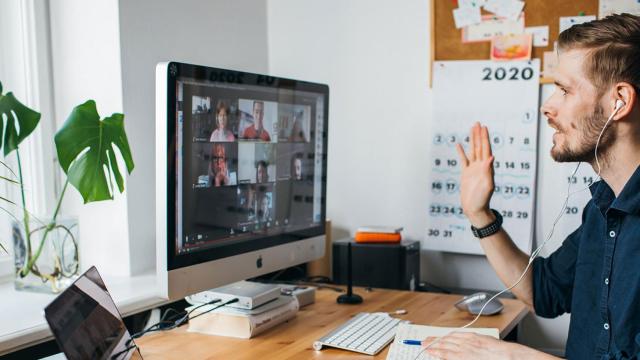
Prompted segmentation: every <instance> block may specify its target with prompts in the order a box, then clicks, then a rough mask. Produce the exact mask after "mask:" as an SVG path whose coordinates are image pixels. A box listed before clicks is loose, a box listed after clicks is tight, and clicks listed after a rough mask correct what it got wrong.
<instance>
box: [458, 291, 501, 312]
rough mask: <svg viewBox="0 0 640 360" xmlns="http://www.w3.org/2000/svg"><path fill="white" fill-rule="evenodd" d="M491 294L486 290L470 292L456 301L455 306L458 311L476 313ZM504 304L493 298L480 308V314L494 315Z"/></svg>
mask: <svg viewBox="0 0 640 360" xmlns="http://www.w3.org/2000/svg"><path fill="white" fill-rule="evenodd" d="M491 296H492V295H491V294H488V293H486V292H478V293H475V294H471V295H469V296H465V297H464V298H462V300H460V301H458V302H457V303H456V304H455V305H456V308H458V310H460V311H467V312H469V313H471V314H473V315H478V314H479V313H480V310H481V309H482V307H483V306H484V304H485V303H486V302H487V301H488V300H489V299H491ZM503 308H504V305H502V303H501V302H500V300H498V299H493V300H491V302H490V303H489V304H488V305H487V306H486V307H485V308H484V310H482V315H495V314H498V313H499V312H500V311H502V309H503Z"/></svg>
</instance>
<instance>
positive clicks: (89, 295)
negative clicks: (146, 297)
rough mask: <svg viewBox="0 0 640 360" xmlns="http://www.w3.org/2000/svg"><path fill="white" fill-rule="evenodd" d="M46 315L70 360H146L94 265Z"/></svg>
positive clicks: (58, 299) (54, 302)
mask: <svg viewBox="0 0 640 360" xmlns="http://www.w3.org/2000/svg"><path fill="white" fill-rule="evenodd" d="M44 315H45V318H46V319H47V323H49V328H51V332H52V333H53V336H54V337H55V339H56V342H57V343H58V346H59V347H60V350H61V351H62V352H63V353H64V355H65V356H66V358H67V359H68V360H76V359H77V360H80V359H82V360H84V359H105V360H106V359H109V360H129V359H133V360H137V359H142V355H140V351H139V350H138V347H137V346H136V344H135V343H134V341H133V338H131V335H130V334H129V331H128V330H127V328H126V326H125V325H124V322H123V321H122V316H121V315H120V313H119V312H118V309H117V308H116V304H115V303H114V302H113V299H112V298H111V295H109V292H108V291H107V287H106V286H105V284H104V281H102V278H101V277H100V274H99V273H98V270H97V269H96V268H95V267H94V266H92V267H91V268H90V269H89V270H87V271H86V272H85V273H84V274H82V275H81V276H80V277H79V278H78V279H77V280H76V281H75V282H74V283H73V284H71V286H69V287H68V288H67V289H66V290H64V291H63V292H62V293H61V294H60V295H58V297H57V298H56V299H55V300H53V301H52V302H51V304H49V305H48V306H47V307H46V308H45V309H44Z"/></svg>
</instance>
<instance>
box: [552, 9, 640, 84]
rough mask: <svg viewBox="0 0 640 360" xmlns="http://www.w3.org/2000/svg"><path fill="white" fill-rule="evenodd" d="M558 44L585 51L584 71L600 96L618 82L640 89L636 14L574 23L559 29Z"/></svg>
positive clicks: (639, 25) (639, 30)
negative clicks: (561, 29) (586, 53)
mask: <svg viewBox="0 0 640 360" xmlns="http://www.w3.org/2000/svg"><path fill="white" fill-rule="evenodd" d="M558 48H559V50H560V51H565V50H574V49H575V50H587V51H588V56H587V59H586V60H585V62H584V69H583V71H584V72H585V74H586V75H587V78H588V79H589V80H590V81H591V82H592V83H593V85H594V86H595V88H596V89H597V90H598V93H599V95H600V96H602V95H603V94H604V92H605V91H606V89H607V87H609V86H610V85H612V84H614V83H617V82H627V83H629V84H631V85H633V87H634V88H635V90H636V93H638V92H640V17H639V16H634V15H630V14H616V15H610V16H607V17H605V18H604V19H600V20H594V21H590V22H587V23H584V24H579V25H574V26H572V27H570V28H569V29H567V30H565V31H563V32H562V33H560V36H558Z"/></svg>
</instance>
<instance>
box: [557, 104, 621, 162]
mask: <svg viewBox="0 0 640 360" xmlns="http://www.w3.org/2000/svg"><path fill="white" fill-rule="evenodd" d="M606 123H607V118H606V117H605V116H604V109H603V108H602V106H601V105H600V104H598V105H596V107H595V109H594V110H593V112H592V113H591V114H589V115H587V116H584V117H582V118H581V119H579V120H578V131H579V135H578V136H579V143H578V148H576V149H571V148H569V139H566V136H567V132H566V131H564V130H563V129H560V131H561V132H562V133H563V135H564V136H565V142H564V147H563V148H557V145H554V146H553V148H552V149H551V157H552V158H553V160H555V161H557V162H580V161H581V162H586V163H592V162H594V161H595V150H596V144H597V145H598V160H599V161H600V162H602V160H603V159H604V158H606V154H607V151H608V150H609V148H610V147H611V145H612V144H613V143H614V141H615V138H616V136H615V133H614V132H613V131H611V129H610V127H612V126H613V124H610V125H608V126H607V128H608V129H607V130H605V131H604V133H603V134H602V137H601V138H600V143H599V144H598V136H600V132H601V131H602V128H603V127H604V126H605V124H606ZM556 148H557V149H556Z"/></svg>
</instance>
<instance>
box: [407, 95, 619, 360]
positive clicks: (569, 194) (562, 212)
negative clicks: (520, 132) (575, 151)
mask: <svg viewBox="0 0 640 360" xmlns="http://www.w3.org/2000/svg"><path fill="white" fill-rule="evenodd" d="M618 110H620V107H618V106H616V108H615V110H614V111H613V113H611V116H609V119H607V122H606V123H605V124H604V126H603V127H602V130H601V131H600V135H598V141H596V147H595V150H594V156H595V158H596V164H597V165H598V173H597V175H596V179H595V180H594V181H592V182H591V184H589V186H587V187H585V188H582V189H580V190H578V191H574V192H571V181H569V185H568V186H567V197H566V198H565V199H564V203H563V204H562V209H561V210H560V213H559V214H558V216H557V217H556V219H555V220H554V222H553V225H551V231H550V232H549V235H547V237H546V239H545V240H544V241H543V242H542V244H541V245H540V246H538V248H537V249H535V250H534V251H533V252H532V253H531V256H530V257H529V261H528V263H527V266H526V267H525V268H524V270H523V271H522V275H520V277H519V278H518V280H517V281H516V282H515V283H514V284H513V285H511V286H509V287H508V288H506V289H504V290H502V291H500V292H499V293H497V294H495V295H493V296H492V297H491V298H490V299H489V300H488V301H487V302H485V303H484V305H483V306H482V308H481V309H480V312H479V313H478V315H476V317H475V318H474V319H473V320H471V321H470V322H469V323H468V324H466V325H464V326H461V327H459V328H456V329H455V330H452V331H450V332H449V333H447V334H445V335H443V336H440V337H438V338H436V339H435V340H434V341H433V342H431V343H430V344H429V345H427V346H426V347H424V348H423V349H422V351H420V353H418V355H417V356H416V357H415V359H414V360H417V359H418V358H420V356H422V354H423V353H424V352H425V351H426V350H427V349H429V348H430V347H431V346H433V345H434V344H436V343H438V342H439V341H440V340H441V339H442V338H444V337H445V336H448V335H450V334H451V333H452V332H454V331H456V330H461V329H466V328H468V327H469V326H471V325H473V324H474V323H475V322H476V321H478V319H479V318H480V316H481V315H482V312H483V311H484V308H485V307H486V306H487V305H489V303H490V302H491V301H493V300H494V299H495V298H497V297H498V296H500V295H502V294H504V293H505V292H507V291H509V290H511V289H513V288H514V287H516V286H518V284H520V282H521V281H522V279H524V276H525V275H526V274H527V272H528V271H529V268H530V267H531V264H532V263H533V260H534V259H535V258H536V257H537V256H538V254H539V253H540V251H541V250H542V248H543V247H544V246H545V245H546V244H547V242H548V241H549V240H550V239H551V236H552V235H553V232H554V231H555V228H556V224H557V223H558V222H559V221H560V219H561V218H562V216H563V215H564V213H565V209H566V208H567V205H568V204H569V198H570V197H571V196H572V195H574V194H577V193H579V192H582V191H584V190H587V189H589V188H590V187H591V186H592V185H593V184H595V183H596V182H597V181H598V180H600V179H601V178H600V172H601V170H602V168H601V167H600V161H598V145H599V144H600V139H601V138H602V134H604V130H605V129H606V128H607V126H608V125H609V122H611V120H612V119H613V117H614V116H615V115H616V114H617V113H618ZM580 164H582V163H581V162H578V165H577V166H576V168H575V169H574V170H573V173H571V177H573V176H575V175H576V173H577V172H578V169H579V168H580Z"/></svg>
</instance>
